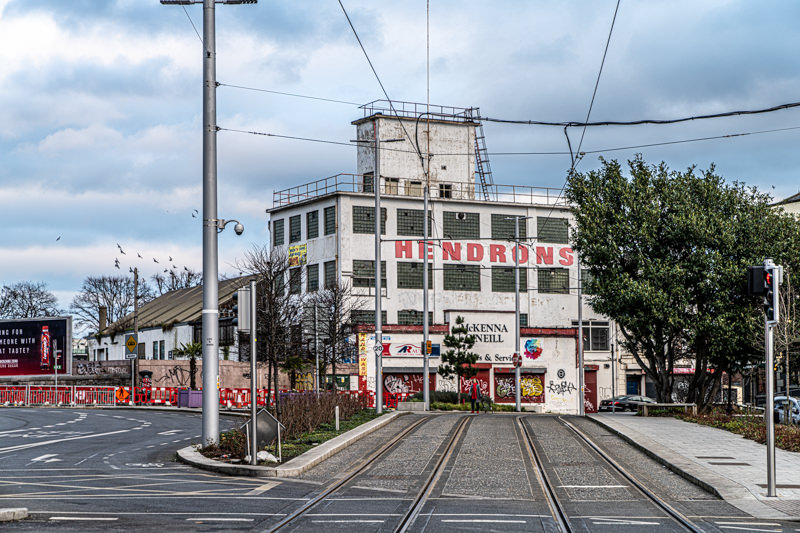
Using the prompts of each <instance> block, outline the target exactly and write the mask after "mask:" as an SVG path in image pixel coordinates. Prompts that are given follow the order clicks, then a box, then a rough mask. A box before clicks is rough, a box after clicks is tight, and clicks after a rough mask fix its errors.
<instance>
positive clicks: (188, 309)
mask: <svg viewBox="0 0 800 533" xmlns="http://www.w3.org/2000/svg"><path fill="white" fill-rule="evenodd" d="M251 279H253V276H242V277H239V278H232V279H226V280H221V281H220V282H219V289H218V293H219V294H218V296H219V297H218V301H219V305H220V306H222V305H223V304H224V303H227V302H228V301H230V300H231V299H232V298H233V294H234V293H235V292H236V291H237V290H238V289H239V288H241V287H244V286H245V285H247V284H248V283H250V280H251ZM202 311H203V286H202V285H198V286H196V287H190V288H188V289H178V290H176V291H171V292H168V293H166V294H163V295H161V296H159V297H158V298H156V299H155V300H151V301H149V302H147V303H146V304H144V305H143V306H142V307H140V308H139V328H140V329H143V328H153V327H165V326H166V327H171V326H174V325H176V324H185V323H187V322H195V321H199V320H200V319H201V317H202ZM132 327H133V312H131V313H129V314H127V315H125V316H124V317H123V318H121V319H120V320H117V321H116V322H114V323H113V324H111V325H109V326H108V327H107V328H106V329H104V330H103V331H101V332H100V333H101V334H102V335H108V334H111V333H112V332H113V333H117V332H120V331H124V330H125V329H129V328H132Z"/></svg>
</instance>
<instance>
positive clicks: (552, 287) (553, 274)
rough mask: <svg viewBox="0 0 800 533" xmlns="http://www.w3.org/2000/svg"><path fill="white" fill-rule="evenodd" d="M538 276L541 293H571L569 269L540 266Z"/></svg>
mask: <svg viewBox="0 0 800 533" xmlns="http://www.w3.org/2000/svg"><path fill="white" fill-rule="evenodd" d="M538 278H539V293H540V294H569V269H566V268H540V269H539V272H538Z"/></svg>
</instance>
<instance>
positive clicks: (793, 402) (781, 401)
mask: <svg viewBox="0 0 800 533" xmlns="http://www.w3.org/2000/svg"><path fill="white" fill-rule="evenodd" d="M786 403H787V400H786V396H775V404H774V409H773V411H772V413H773V416H774V417H775V422H778V423H780V424H785V423H786V422H785V418H786ZM788 403H789V407H790V408H791V421H792V423H793V424H800V400H798V399H797V398H795V397H794V396H789V400H788Z"/></svg>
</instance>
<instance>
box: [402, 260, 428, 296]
mask: <svg viewBox="0 0 800 533" xmlns="http://www.w3.org/2000/svg"><path fill="white" fill-rule="evenodd" d="M423 265H424V263H415V262H411V261H398V262H397V288H398V289H422V288H423V287H422V270H423V268H422V266H423ZM431 287H433V263H432V262H431V261H428V288H431Z"/></svg>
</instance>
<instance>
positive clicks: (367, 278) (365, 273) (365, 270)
mask: <svg viewBox="0 0 800 533" xmlns="http://www.w3.org/2000/svg"><path fill="white" fill-rule="evenodd" d="M353 287H369V288H373V289H374V288H375V261H374V260H370V259H367V260H364V259H353ZM381 287H386V261H381Z"/></svg>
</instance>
